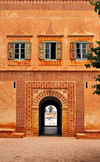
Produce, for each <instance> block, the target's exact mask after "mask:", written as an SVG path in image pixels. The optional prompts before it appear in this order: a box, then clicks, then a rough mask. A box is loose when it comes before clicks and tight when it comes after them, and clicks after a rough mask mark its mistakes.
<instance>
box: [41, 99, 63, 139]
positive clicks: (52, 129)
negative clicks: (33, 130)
mask: <svg viewBox="0 0 100 162" xmlns="http://www.w3.org/2000/svg"><path fill="white" fill-rule="evenodd" d="M48 105H53V106H55V107H56V109H57V124H56V125H52V124H51V125H50V124H49V125H48V126H46V125H45V107H47V106H48ZM48 115H49V116H50V115H51V113H48ZM47 120H48V121H49V122H50V120H51V122H52V119H51V118H50V117H49V119H48V118H47ZM39 135H52V136H55V135H56V136H61V135H62V103H61V101H60V100H59V99H58V98H56V97H54V96H48V97H44V98H43V99H42V100H41V101H40V103H39Z"/></svg>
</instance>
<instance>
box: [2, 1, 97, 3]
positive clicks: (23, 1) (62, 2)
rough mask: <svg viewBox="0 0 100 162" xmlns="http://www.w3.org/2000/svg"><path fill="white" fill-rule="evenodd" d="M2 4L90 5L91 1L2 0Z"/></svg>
mask: <svg viewBox="0 0 100 162" xmlns="http://www.w3.org/2000/svg"><path fill="white" fill-rule="evenodd" d="M92 1H98V0H92ZM0 3H89V0H0Z"/></svg>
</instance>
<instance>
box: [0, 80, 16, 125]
mask: <svg viewBox="0 0 100 162" xmlns="http://www.w3.org/2000/svg"><path fill="white" fill-rule="evenodd" d="M3 127H5V128H16V89H14V88H13V82H12V81H0V128H3Z"/></svg>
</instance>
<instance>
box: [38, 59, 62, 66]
mask: <svg viewBox="0 0 100 162" xmlns="http://www.w3.org/2000/svg"><path fill="white" fill-rule="evenodd" d="M38 65H39V66H62V60H52V61H51V60H38Z"/></svg>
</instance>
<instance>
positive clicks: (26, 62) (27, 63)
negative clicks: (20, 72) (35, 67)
mask: <svg viewBox="0 0 100 162" xmlns="http://www.w3.org/2000/svg"><path fill="white" fill-rule="evenodd" d="M7 65H8V66H16V65H17V66H31V60H8V62H7Z"/></svg>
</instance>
